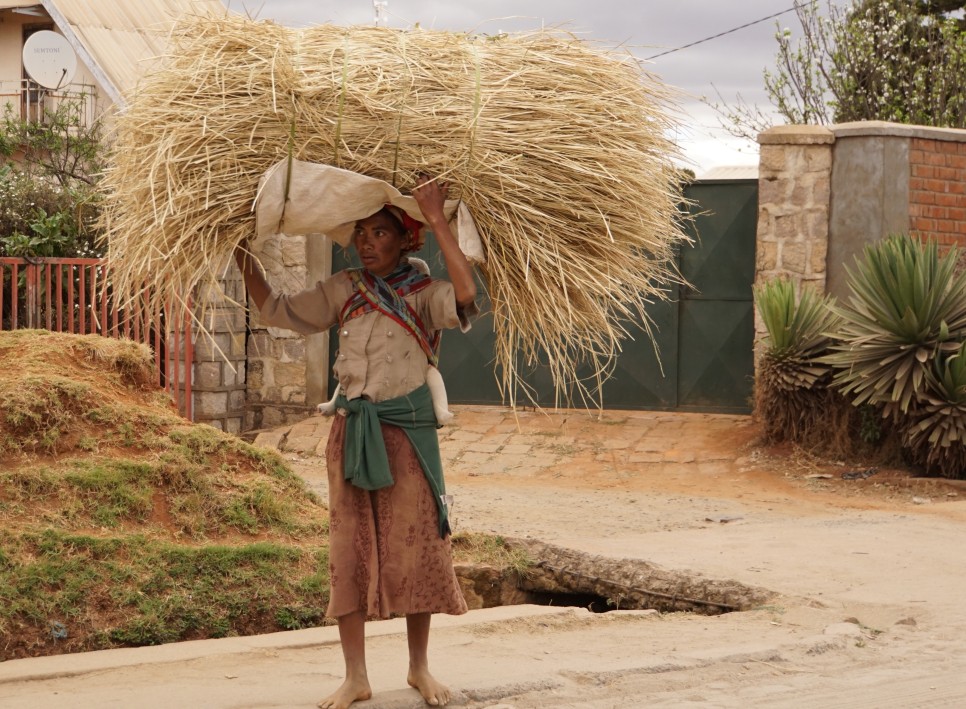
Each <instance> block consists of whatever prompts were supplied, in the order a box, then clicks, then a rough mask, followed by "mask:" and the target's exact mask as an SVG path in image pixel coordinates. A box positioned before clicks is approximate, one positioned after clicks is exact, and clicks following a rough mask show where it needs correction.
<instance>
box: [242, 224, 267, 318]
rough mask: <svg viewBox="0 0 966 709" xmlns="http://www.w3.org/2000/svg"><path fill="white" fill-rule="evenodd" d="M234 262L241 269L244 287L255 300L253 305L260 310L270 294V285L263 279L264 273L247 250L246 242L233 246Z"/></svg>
mask: <svg viewBox="0 0 966 709" xmlns="http://www.w3.org/2000/svg"><path fill="white" fill-rule="evenodd" d="M235 263H237V264H238V270H239V271H241V274H242V278H244V279H245V288H246V289H247V290H248V295H249V296H251V299H252V300H253V301H254V302H255V307H257V308H258V309H259V310H261V308H262V305H264V304H265V301H266V300H268V297H269V296H270V295H271V294H272V287H271V286H270V285H268V281H267V280H265V274H264V273H262V269H261V268H259V267H258V263H257V262H256V261H255V257H254V256H253V255H252V253H251V251H250V250H249V246H248V242H247V241H243V242H241V243H240V244H238V245H237V246H236V247H235Z"/></svg>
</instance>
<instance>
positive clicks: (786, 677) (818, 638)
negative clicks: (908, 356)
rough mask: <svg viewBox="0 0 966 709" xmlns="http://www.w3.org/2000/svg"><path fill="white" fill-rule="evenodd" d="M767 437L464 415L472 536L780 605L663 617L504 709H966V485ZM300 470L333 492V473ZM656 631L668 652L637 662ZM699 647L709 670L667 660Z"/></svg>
mask: <svg viewBox="0 0 966 709" xmlns="http://www.w3.org/2000/svg"><path fill="white" fill-rule="evenodd" d="M756 435H757V432H756V430H755V428H754V426H753V424H752V422H751V421H750V420H749V419H748V418H745V417H732V416H709V415H685V416H681V415H678V416H672V415H667V414H654V413H646V412H627V413H610V414H607V415H605V417H604V418H603V419H602V420H599V419H595V418H593V417H590V416H587V415H586V414H578V413H571V414H554V415H551V416H546V415H543V414H539V413H525V414H522V415H519V416H518V417H516V418H513V417H509V416H505V417H503V418H502V419H500V420H499V421H497V420H495V419H494V417H493V414H492V411H489V410H486V409H475V408H472V407H467V408H465V409H464V410H461V411H460V415H459V419H458V424H457V425H456V426H454V427H452V428H449V429H444V431H443V432H442V435H441V440H442V444H441V445H442V449H443V454H444V459H445V461H444V462H445V465H446V469H447V480H448V485H449V488H450V491H451V492H452V493H453V494H454V495H455V499H456V503H455V508H454V518H455V525H456V528H457V529H466V530H473V531H486V532H494V533H498V534H503V535H507V536H517V537H533V538H537V539H541V540H543V541H547V542H551V543H554V544H559V545H562V546H566V547H570V548H574V549H579V550H583V551H587V552H590V553H595V554H603V555H607V556H612V557H624V558H633V559H644V560H647V561H650V562H654V563H657V564H659V565H662V566H664V567H666V568H671V569H676V570H690V571H692V572H694V573H696V574H701V575H705V576H711V577H717V578H733V579H736V580H739V581H742V582H744V583H748V584H752V585H757V586H763V587H765V588H768V589H770V590H773V591H776V592H778V593H779V594H781V595H780V596H779V600H777V601H776V603H775V605H774V607H772V608H768V609H765V610H761V611H755V612H751V613H742V614H732V615H728V616H722V617H719V618H713V619H702V618H697V617H694V616H686V615H680V616H679V615H671V616H662V619H661V620H660V621H652V622H650V623H649V624H648V625H647V627H646V628H642V627H640V622H636V623H634V624H631V625H628V628H627V632H628V636H627V637H626V638H621V636H620V634H618V635H617V636H616V637H615V636H614V635H613V634H611V633H606V634H599V635H597V636H595V635H594V634H593V633H591V634H589V635H586V636H582V637H581V639H580V640H579V644H582V647H583V648H584V652H585V653H586V655H587V656H593V657H595V658H604V660H603V665H602V666H603V667H608V668H610V669H607V670H600V669H596V670H595V669H587V670H586V673H587V674H586V676H584V675H581V674H580V673H581V670H580V669H579V667H580V663H579V662H577V663H575V665H576V667H575V668H573V669H572V670H570V671H571V672H573V673H576V674H574V675H572V676H571V680H572V682H573V683H574V685H573V687H572V688H571V687H567V688H565V689H561V688H560V687H556V688H555V689H554V691H550V690H547V689H546V688H537V689H535V690H533V691H522V692H520V693H518V694H515V695H513V694H511V695H510V696H503V697H502V699H501V701H502V702H503V703H504V704H506V705H507V706H512V707H515V708H516V709H524V708H525V707H571V706H573V707H633V706H643V705H644V703H646V704H648V705H651V706H692V705H693V706H715V707H717V706H722V707H724V706H789V707H799V706H867V707H884V706H894V707H900V706H901V707H910V706H930V707H935V706H966V671H964V670H966V633H964V632H963V631H964V630H966V608H964V605H963V603H962V589H963V588H964V586H966V564H964V563H963V555H962V548H961V547H962V544H963V542H966V489H964V488H963V486H962V485H956V484H951V483H947V482H944V481H939V480H924V479H916V478H914V477H912V474H911V473H910V472H909V471H905V470H899V469H878V470H876V471H875V472H874V474H872V475H870V476H869V477H866V478H859V479H843V477H842V473H855V472H857V471H863V470H866V467H865V466H863V465H862V463H861V462H856V461H850V462H844V461H830V460H821V459H816V458H814V457H810V456H808V455H807V454H805V453H802V452H801V451H795V450H793V449H772V450H768V449H762V448H760V447H756V446H755V439H756ZM293 458H294V462H295V463H296V465H297V467H298V468H299V469H300V471H301V472H302V474H303V475H305V476H306V478H307V479H308V480H309V481H310V483H312V484H313V486H314V487H316V489H318V490H319V491H320V492H323V493H324V490H325V485H324V481H323V480H322V479H321V472H322V467H321V466H319V465H318V462H319V461H318V459H317V458H313V457H312V456H308V457H304V456H299V455H295V456H293ZM598 618H599V616H598ZM611 622H617V621H611ZM562 632H563V630H562V629H561V633H562ZM641 633H644V634H646V635H647V636H648V637H649V639H650V641H651V643H652V644H651V645H650V647H652V648H653V652H654V656H653V657H652V658H647V657H643V656H640V655H637V656H636V657H635V658H634V659H628V658H624V659H621V658H622V652H621V647H626V645H625V644H626V643H628V642H629V638H631V637H633V638H639V636H640V634H641ZM694 636H700V638H699V639H697V638H695V640H694V641H693V643H692V644H694V645H698V646H700V647H702V648H706V649H707V653H708V654H707V656H706V657H702V658H699V659H695V658H690V659H689V660H687V661H685V660H681V658H680V657H678V659H677V660H669V659H668V653H669V651H671V650H678V651H679V650H681V649H683V647H685V646H687V645H688V642H687V638H692V637H694ZM596 637H599V639H600V640H599V643H598V642H597V641H596V640H595V638H596ZM531 641H532V638H530V639H528V640H526V641H524V640H522V639H520V636H519V635H514V640H513V641H512V642H508V646H507V652H513V653H518V652H519V653H523V654H525V652H526V651H525V646H526V645H527V643H528V642H531ZM545 641H546V640H545ZM551 642H552V643H553V644H557V643H562V642H564V641H563V639H562V638H561V637H554V638H553V639H552V640H551ZM631 646H633V647H637V645H636V644H634V643H631ZM709 648H714V650H711V649H709ZM670 654H671V655H674V654H675V653H674V652H670ZM608 657H610V658H611V662H610V663H609V664H608V662H607V660H606V658H608ZM587 664H588V665H594V664H595V663H587ZM678 665H680V666H678ZM588 685H590V686H593V687H594V691H592V692H588V691H587V689H588ZM806 697H807V698H806ZM379 706H382V705H379ZM386 706H389V705H386ZM473 706H486V704H485V703H481V704H479V705H477V704H474V705H473ZM500 706H502V704H501V705H500Z"/></svg>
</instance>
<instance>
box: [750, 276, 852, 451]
mask: <svg viewBox="0 0 966 709" xmlns="http://www.w3.org/2000/svg"><path fill="white" fill-rule="evenodd" d="M831 301H832V299H831V296H820V295H819V294H818V293H816V292H815V291H814V290H812V289H811V288H803V289H802V291H801V294H800V295H799V296H798V297H796V295H795V286H794V284H793V283H792V282H791V281H789V280H787V279H784V278H778V279H773V280H770V281H767V282H765V283H763V284H762V285H760V286H757V287H756V288H755V304H756V306H757V308H758V313H759V315H760V317H761V320H762V323H763V324H764V326H765V329H766V331H767V333H768V334H767V336H766V337H765V338H764V339H763V341H762V345H763V349H762V352H761V354H760V356H759V359H758V366H757V368H756V372H755V414H756V416H757V418H758V419H759V421H760V422H761V424H762V429H763V432H764V435H765V438H766V439H767V440H770V441H782V440H792V441H798V442H802V441H803V440H804V439H805V438H807V437H808V436H809V435H810V434H811V433H812V432H813V430H814V428H815V425H816V423H817V422H818V420H819V419H820V417H821V416H822V414H823V411H824V410H826V409H827V406H828V399H829V392H828V390H827V385H828V384H829V382H830V379H831V366H830V365H829V364H827V363H825V362H823V361H821V358H822V356H823V355H826V354H827V353H828V348H829V345H830V339H829V336H828V334H827V333H828V332H829V331H831V330H833V329H834V328H835V327H836V325H837V322H838V318H837V316H836V315H835V314H834V313H833V311H832V309H831V308H830V304H831Z"/></svg>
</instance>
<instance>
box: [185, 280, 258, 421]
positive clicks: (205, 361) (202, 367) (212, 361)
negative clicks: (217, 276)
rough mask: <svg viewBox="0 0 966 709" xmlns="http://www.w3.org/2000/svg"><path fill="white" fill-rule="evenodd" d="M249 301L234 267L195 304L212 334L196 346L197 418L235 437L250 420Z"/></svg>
mask: <svg viewBox="0 0 966 709" xmlns="http://www.w3.org/2000/svg"><path fill="white" fill-rule="evenodd" d="M244 297H245V294H244V286H243V284H242V281H241V274H239V273H238V270H237V269H236V268H234V267H232V268H230V269H226V275H225V277H224V278H223V279H222V280H221V281H220V282H219V286H218V287H214V286H209V287H205V288H202V289H200V290H199V292H198V293H197V294H196V301H195V304H194V305H195V312H196V313H197V314H198V316H199V317H200V319H201V322H202V324H203V326H204V329H205V330H206V331H207V332H206V333H203V334H201V333H199V334H197V335H196V336H195V342H194V367H193V369H194V371H193V376H192V385H191V395H192V405H193V412H194V420H195V421H196V422H197V423H207V424H210V425H211V426H214V427H215V428H218V429H221V430H222V431H226V432H228V433H234V434H239V433H241V432H242V427H243V425H244V419H245V377H246V371H245V370H246V362H245V357H246V352H245V311H244V309H243V308H242V307H241V306H240V305H239V304H240V303H242V302H244V301H243V299H244ZM194 329H195V330H196V331H197V328H194Z"/></svg>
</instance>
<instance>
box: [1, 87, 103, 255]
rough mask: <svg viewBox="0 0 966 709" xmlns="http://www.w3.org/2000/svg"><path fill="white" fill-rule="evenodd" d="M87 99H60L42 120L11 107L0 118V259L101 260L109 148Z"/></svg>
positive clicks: (46, 112) (45, 113) (9, 105)
mask: <svg viewBox="0 0 966 709" xmlns="http://www.w3.org/2000/svg"><path fill="white" fill-rule="evenodd" d="M84 99H85V97H83V96H80V97H76V98H66V99H62V100H60V101H59V102H58V103H57V104H56V105H55V106H54V108H52V109H48V110H46V111H45V112H44V116H43V119H42V120H40V121H31V120H24V119H22V118H21V117H20V116H19V112H17V111H15V110H14V107H13V106H12V105H11V104H9V103H8V104H7V105H6V107H5V108H4V111H3V116H2V119H0V158H2V159H3V164H0V255H10V256H96V255H99V250H98V247H97V246H96V243H97V228H96V226H95V223H96V220H97V216H98V205H99V202H100V192H99V190H98V187H97V183H98V179H99V176H100V173H101V170H102V169H103V163H104V154H105V145H104V142H103V140H102V137H101V126H100V121H98V120H94V121H88V120H86V117H85V116H84V112H83V106H84Z"/></svg>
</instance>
